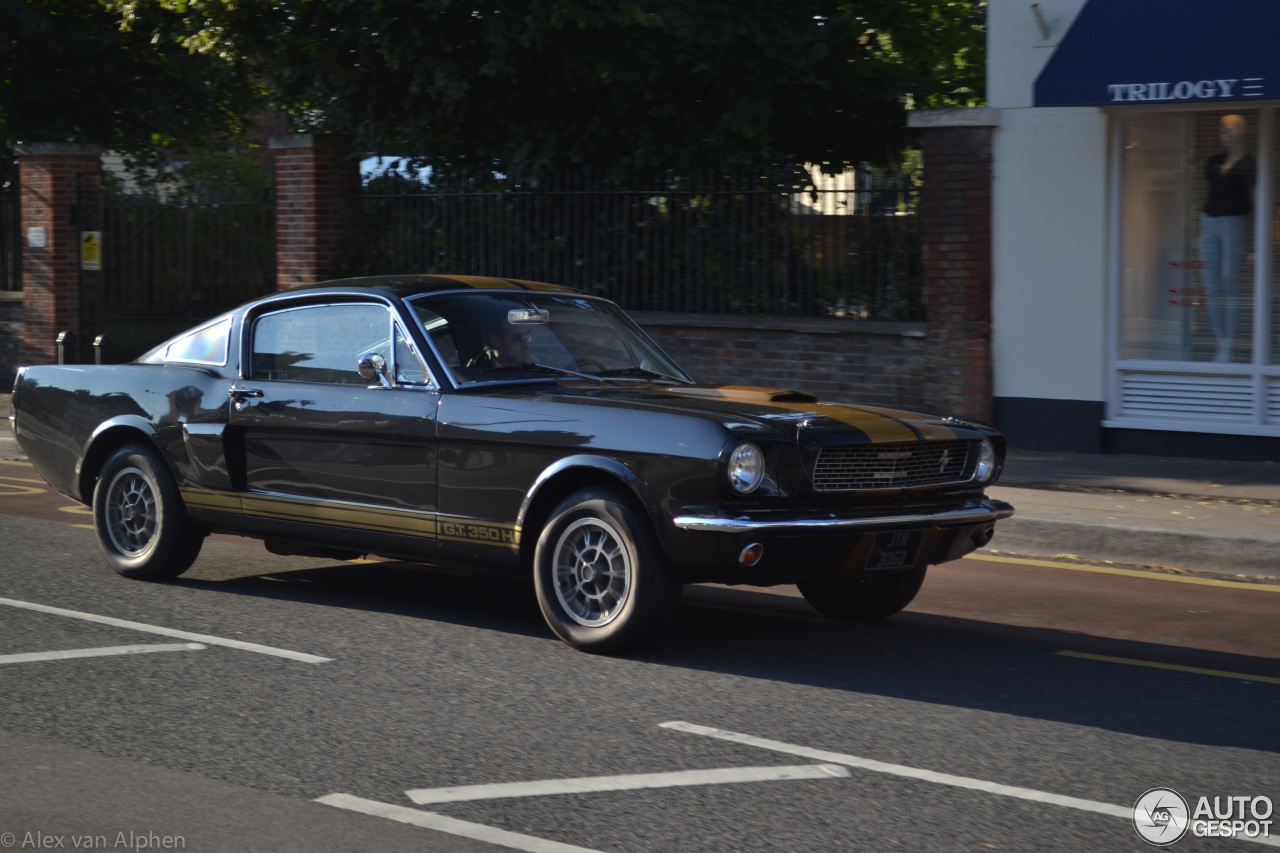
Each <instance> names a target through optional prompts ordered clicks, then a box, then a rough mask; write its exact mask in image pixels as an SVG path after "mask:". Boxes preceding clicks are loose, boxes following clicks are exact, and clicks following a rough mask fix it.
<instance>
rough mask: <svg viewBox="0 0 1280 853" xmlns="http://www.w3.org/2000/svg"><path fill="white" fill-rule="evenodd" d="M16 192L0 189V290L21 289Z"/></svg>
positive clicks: (18, 208)
mask: <svg viewBox="0 0 1280 853" xmlns="http://www.w3.org/2000/svg"><path fill="white" fill-rule="evenodd" d="M20 220H21V215H20V207H19V200H18V193H17V191H16V190H8V189H0V290H21V289H22V230H21V222H20Z"/></svg>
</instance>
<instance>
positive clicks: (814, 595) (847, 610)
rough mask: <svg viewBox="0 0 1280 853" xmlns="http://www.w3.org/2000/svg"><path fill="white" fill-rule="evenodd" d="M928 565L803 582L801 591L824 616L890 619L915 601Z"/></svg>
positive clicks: (869, 620) (861, 619) (871, 620)
mask: <svg viewBox="0 0 1280 853" xmlns="http://www.w3.org/2000/svg"><path fill="white" fill-rule="evenodd" d="M926 568H927V567H926V566H921V567H919V568H918V569H907V570H906V571H902V572H893V573H892V574H888V575H867V576H862V577H838V578H817V579H816V580H810V581H801V582H800V583H798V584H796V585H797V586H798V587H800V594H801V595H803V596H804V599H805V601H807V602H809V603H810V604H812V605H813V607H814V609H815V610H817V611H818V612H819V613H821V614H823V615H824V616H830V617H831V618H832V619H840V620H843V621H846V622H874V621H876V620H877V619H887V618H888V617H890V616H892V615H893V614H895V613H897V612H898V611H899V610H901V609H902V608H904V607H906V606H907V605H908V604H910V603H911V600H912V599H913V598H915V597H916V593H917V592H919V591H920V585H921V584H922V583H924V574H925V570H926Z"/></svg>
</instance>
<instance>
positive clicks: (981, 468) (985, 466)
mask: <svg viewBox="0 0 1280 853" xmlns="http://www.w3.org/2000/svg"><path fill="white" fill-rule="evenodd" d="M995 477H996V449H995V448H994V447H992V446H991V442H989V441H983V442H982V444H980V445H978V466H977V467H976V468H974V469H973V479H975V480H977V481H978V482H979V483H990V482H991V481H992V480H994V479H995Z"/></svg>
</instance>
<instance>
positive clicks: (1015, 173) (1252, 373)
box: [984, 0, 1280, 459]
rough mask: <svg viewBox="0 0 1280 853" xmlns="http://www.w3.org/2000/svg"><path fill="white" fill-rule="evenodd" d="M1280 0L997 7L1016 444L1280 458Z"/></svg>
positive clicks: (1003, 366)
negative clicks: (1279, 42) (1278, 43)
mask: <svg viewBox="0 0 1280 853" xmlns="http://www.w3.org/2000/svg"><path fill="white" fill-rule="evenodd" d="M1277 33H1280V3H1275V2H1274V0H1216V2H1215V3H1212V4H1206V3H1204V2H1202V0H1160V2H1150V0H1041V2H1039V3H1030V2H1024V0H991V2H990V5H989V7H988V88H987V100H988V103H989V105H990V109H989V110H987V111H984V115H986V116H988V117H989V116H990V115H991V114H992V113H995V115H996V119H995V123H996V130H995V132H994V134H993V143H992V145H993V152H992V174H993V179H992V200H991V203H992V332H991V358H992V365H993V412H994V417H995V421H996V424H997V426H999V427H1000V428H1001V429H1002V430H1004V431H1005V433H1006V434H1007V435H1008V436H1009V438H1010V442H1011V444H1012V445H1013V446H1021V447H1033V448H1039V449H1064V450H1077V451H1092V452H1098V451H1108V452H1128V453H1154V454H1162V455H1180V456H1202V457H1210V458H1246V459H1260V458H1261V459H1268V458H1270V459H1280V283H1277V280H1276V277H1277V275H1278V274H1280V256H1278V255H1280V253H1278V252H1277V247H1278V246H1280V216H1278V215H1277V204H1278V203H1280V202H1278V198H1280V168H1278V163H1280V136H1278V134H1277V116H1276V111H1277V108H1280V50H1278V49H1277V48H1276V46H1275V36H1276V34H1277Z"/></svg>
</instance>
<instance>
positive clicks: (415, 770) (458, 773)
mask: <svg viewBox="0 0 1280 853" xmlns="http://www.w3.org/2000/svg"><path fill="white" fill-rule="evenodd" d="M27 471H29V469H27ZM30 476H33V475H28V474H26V473H25V472H24V471H23V470H22V468H21V467H19V466H16V465H8V466H6V467H4V468H3V469H0V513H3V514H0V756H2V757H3V759H2V760H0V853H2V851H3V850H4V849H15V850H21V849H38V845H41V841H42V839H43V845H42V846H43V849H51V848H55V847H57V848H61V849H72V848H92V849H115V850H126V849H135V850H137V849H150V850H154V849H185V850H193V851H223V850H228V851H229V850H235V851H253V850H262V851H289V850H300V851H301V850H308V851H311V850H351V851H357V850H359V851H368V850H389V851H394V850H402V849H403V850H410V849H412V850H439V851H471V850H475V851H480V850H503V849H521V850H530V851H565V850H569V849H573V848H578V849H586V850H597V851H653V850H660V851H736V850H742V851H800V850H805V851H812V850H876V851H880V850H908V851H935V850H938V851H950V850H974V851H986V850H1020V851H1021V850H1063V851H1078V850H1086V849H1087V850H1146V849H1149V847H1148V845H1147V844H1146V843H1145V842H1144V841H1142V840H1141V839H1140V838H1139V836H1138V835H1137V833H1136V832H1135V829H1134V827H1133V824H1132V822H1131V819H1130V817H1129V813H1130V810H1131V808H1132V806H1133V805H1134V802H1135V801H1136V800H1137V799H1138V797H1139V796H1140V795H1142V794H1143V793H1144V792H1146V791H1148V790H1149V789H1151V788H1156V787H1169V788H1172V789H1175V790H1176V791H1178V792H1180V793H1181V794H1182V795H1183V796H1184V797H1186V798H1187V799H1188V800H1189V802H1190V804H1191V806H1192V807H1194V806H1195V804H1196V802H1197V800H1198V798H1199V797H1201V796H1206V797H1208V798H1209V801H1210V802H1212V801H1213V798H1214V797H1218V798H1225V797H1230V796H1247V797H1250V798H1254V797H1262V796H1265V797H1269V798H1270V800H1271V801H1272V802H1273V803H1275V802H1280V773H1278V772H1277V769H1276V768H1277V767H1278V766H1280V763H1278V762H1277V752H1278V751H1280V725H1278V723H1280V636H1277V635H1278V633H1280V632H1277V631H1276V630H1275V625H1276V624H1277V616H1280V591H1277V589H1278V588H1276V587H1273V586H1266V585H1249V584H1228V583H1214V582H1212V581H1206V580H1205V579H1203V578H1180V579H1174V580H1171V579H1169V578H1168V576H1161V575H1151V574H1146V573H1140V572H1138V573H1125V572H1123V571H1120V572H1108V571H1100V570H1094V569H1092V568H1090V567H1085V566H1079V567H1061V566H1054V565H1044V564H1041V565H1036V564H1027V563H1015V562H997V561H991V560H986V561H977V560H964V561H960V562H958V563H954V564H951V565H948V566H945V567H938V568H935V569H932V570H930V576H929V578H928V580H926V582H925V587H924V590H923V591H922V593H921V595H920V597H919V598H918V599H917V600H916V602H915V603H914V604H913V605H912V606H911V608H910V609H909V611H907V612H905V613H903V614H901V615H899V616H898V617H895V618H894V619H891V620H888V621H886V622H884V623H881V624H878V625H869V626H855V625H844V624H839V623H835V622H830V621H827V620H823V619H821V618H820V617H818V616H817V615H816V614H815V613H814V612H813V611H812V610H810V609H809V608H808V606H807V605H806V604H805V603H804V602H803V600H802V599H799V598H797V597H795V596H794V595H788V594H786V593H787V592H788V591H787V590H783V591H781V592H782V594H778V593H776V592H774V593H765V592H761V591H755V590H740V589H734V590H727V589H720V588H711V587H697V588H691V589H690V590H689V592H688V594H687V596H686V605H685V606H684V607H683V608H682V609H681V612H680V616H679V618H678V621H677V624H676V625H675V627H674V630H673V631H672V632H671V634H670V635H669V636H668V637H667V638H666V639H665V640H664V641H663V642H662V643H660V644H659V645H658V646H657V647H655V648H654V649H652V650H650V651H649V652H647V653H646V654H644V655H641V656H637V657H632V658H624V659H612V658H600V657H593V656H589V655H584V654H581V653H578V652H575V651H573V650H571V649H569V648H568V647H567V646H564V645H563V644H561V643H560V642H559V641H557V640H555V639H553V638H552V636H551V634H550V632H549V631H548V630H547V628H546V627H545V626H544V624H543V623H542V620H541V618H540V616H539V614H538V611H537V607H536V605H535V604H534V602H533V597H532V591H531V589H530V588H529V587H528V586H527V585H525V584H523V583H518V582H514V581H507V580H501V579H497V578H494V577H488V576H475V575H457V574H448V573H442V572H436V571H428V570H425V569H422V568H419V567H414V566H407V565H403V564H398V563H362V564H337V563H330V562H325V561H316V560H307V559H301V558H281V557H275V556H272V555H269V554H267V553H266V552H265V550H263V549H262V548H261V547H260V546H258V545H257V544H255V543H250V542H246V541H242V540H235V539H231V538H226V537H224V538H219V539H217V540H216V541H211V542H209V543H208V544H207V545H206V549H205V551H204V553H203V554H202V556H201V558H200V559H199V560H198V561H197V563H196V565H195V566H194V567H193V569H192V570H191V571H190V572H188V574H187V575H185V576H184V577H183V578H181V579H179V580H178V581H176V582H172V583H167V584H146V583H139V582H131V581H126V580H124V579H122V578H118V577H117V576H115V575H114V574H113V573H111V572H110V571H109V570H108V569H107V568H106V566H105V563H104V562H103V560H102V559H101V557H100V556H99V554H98V552H97V546H96V543H95V540H94V535H93V533H92V531H91V530H88V529H85V528H83V527H78V526H77V525H83V524H86V523H87V522H88V521H89V518H88V517H87V516H85V515H83V514H79V513H77V512H75V511H74V508H72V507H71V506H70V504H69V502H67V501H65V499H61V498H59V497H57V496H55V495H50V494H48V492H47V490H41V489H40V486H39V485H38V484H37V483H32V482H24V481H25V480H29V479H30ZM24 489H26V490H25V491H24ZM104 618H105V619H106V620H108V621H104ZM86 650H91V651H86ZM58 651H60V652H64V653H65V652H68V651H70V652H71V653H72V654H73V655H82V656H64V657H52V656H49V655H48V653H51V652H58ZM84 655H96V656H84ZM19 656H25V657H19ZM673 723H675V724H677V725H672V724H673ZM706 771H714V772H710V773H708V772H706ZM638 774H646V775H644V776H642V777H640V778H637V775H638ZM566 780H569V781H566ZM584 780H585V781H584ZM513 783H541V784H524V785H513ZM473 786H484V787H473ZM494 786H503V787H494ZM442 789H443V790H442ZM458 789H462V790H458ZM557 792H559V793H557ZM1255 802H1258V801H1255ZM1272 819H1273V820H1274V821H1275V822H1276V826H1274V827H1273V829H1274V830H1275V832H1273V833H1272V834H1273V836H1274V835H1280V815H1277V816H1274V817H1273V818H1272ZM58 839H61V843H60V844H59V843H57V840H58ZM1272 840H1273V841H1274V840H1275V839H1274V838H1273V839H1272ZM179 842H180V844H179ZM564 845H570V847H566V846H564ZM1171 849H1175V850H1230V849H1242V850H1248V849H1258V845H1257V844H1256V843H1249V842H1247V841H1245V840H1241V839H1235V840H1229V839H1222V838H1195V837H1192V836H1191V835H1190V834H1188V835H1187V836H1186V837H1184V838H1183V839H1182V840H1181V841H1178V842H1177V843H1176V845H1175V846H1174V847H1173V848H1171ZM1263 849H1265V848H1263Z"/></svg>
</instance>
